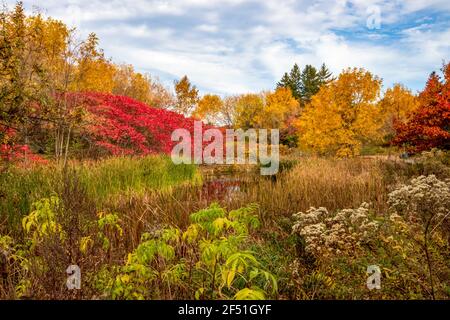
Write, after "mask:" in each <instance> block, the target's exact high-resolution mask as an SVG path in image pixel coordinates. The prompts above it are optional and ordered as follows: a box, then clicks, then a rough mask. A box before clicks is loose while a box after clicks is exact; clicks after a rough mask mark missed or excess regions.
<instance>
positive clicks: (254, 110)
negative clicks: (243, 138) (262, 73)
mask: <svg viewBox="0 0 450 320" xmlns="http://www.w3.org/2000/svg"><path fill="white" fill-rule="evenodd" d="M263 111H264V101H263V98H262V96H261V95H260V94H256V93H247V94H243V95H240V96H239V97H238V98H237V99H236V118H235V122H234V126H235V127H236V128H241V129H248V128H257V127H258V118H259V117H260V115H261V113H262V112H263Z"/></svg>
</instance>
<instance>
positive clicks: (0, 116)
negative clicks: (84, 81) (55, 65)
mask: <svg viewBox="0 0 450 320" xmlns="http://www.w3.org/2000/svg"><path fill="white" fill-rule="evenodd" d="M44 29H45V28H44V21H43V19H42V18H41V16H40V15H37V16H36V17H35V18H33V19H30V18H27V17H26V15H25V12H24V8H23V5H22V3H20V2H19V3H18V4H17V5H16V6H15V8H14V9H13V10H12V11H9V10H8V9H7V7H4V8H3V10H2V12H1V13H0V145H8V148H9V149H11V148H13V146H14V145H15V144H16V143H22V144H28V143H29V141H30V137H31V135H32V132H31V129H32V128H33V126H34V125H35V123H36V122H38V121H40V117H39V115H37V111H38V110H37V104H38V103H40V104H46V103H47V102H48V100H49V97H50V92H49V90H50V84H49V81H48V79H49V78H50V77H49V71H50V70H49V68H48V62H49V60H48V59H47V56H46V49H47V45H48V41H49V40H47V38H46V36H47V34H46V33H45V32H44ZM53 40H56V39H53ZM53 45H54V46H55V47H58V46H59V45H60V43H59V42H58V41H55V43H54V44H53Z"/></svg>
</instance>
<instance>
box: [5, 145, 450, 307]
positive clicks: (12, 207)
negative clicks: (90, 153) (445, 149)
mask: <svg viewBox="0 0 450 320" xmlns="http://www.w3.org/2000/svg"><path fill="white" fill-rule="evenodd" d="M448 161H449V159H448V154H445V153H442V152H435V153H433V154H432V156H430V154H424V155H423V156H420V157H416V158H415V159H414V162H413V163H407V162H405V161H403V160H401V159H399V158H398V157H393V156H392V157H391V158H386V157H375V158H372V157H356V158H348V159H336V158H323V157H313V156H303V157H295V159H293V158H292V157H289V156H285V157H283V158H282V160H281V168H283V169H282V170H281V172H280V173H278V174H277V175H276V178H274V177H273V176H269V177H265V176H260V175H259V174H258V172H259V171H258V168H257V167H256V166H254V167H249V166H246V167H240V166H238V165H235V166H222V167H221V166H216V167H214V166H213V167H211V166H194V165H180V166H175V165H173V164H172V162H171V161H170V158H168V157H165V156H147V157H143V158H138V157H135V158H125V157H119V158H110V159H105V160H100V161H87V162H80V161H74V162H71V163H70V165H69V166H68V168H67V169H66V170H62V169H60V167H58V165H56V164H51V163H50V164H47V165H44V166H36V167H33V168H26V169H25V168H15V169H14V170H12V171H10V172H9V173H8V174H7V175H3V176H2V184H1V186H2V189H1V192H2V204H1V207H0V209H1V211H0V212H1V215H0V216H1V219H2V224H1V229H0V230H2V232H1V234H2V237H1V238H0V248H1V250H2V253H3V254H4V255H5V257H6V253H7V257H8V263H5V262H6V261H2V277H3V278H2V279H3V280H2V285H1V287H0V288H1V291H0V294H1V297H2V298H10V299H11V298H15V299H17V298H19V299H24V298H32V299H74V298H76V299H232V298H235V299H268V298H272V299H429V298H437V299H448V298H449V294H450V292H449V289H450V288H449V277H450V268H449V261H450V260H449V258H450V257H449V252H450V251H449V250H448V249H449V242H448V240H449V233H448V223H447V222H446V221H445V219H442V217H443V216H442V215H441V213H442V212H443V213H445V210H447V209H448V206H447V207H444V208H442V206H443V205H444V206H446V205H448V203H449V202H448V201H449V192H448V190H449V184H448V178H449V177H450V175H449V166H448V165H449V163H448ZM414 179H416V180H417V179H419V181H416V180H414ZM446 181H447V182H446ZM411 186H412V187H411ZM415 188H416V189H417V188H420V190H421V192H422V193H425V196H426V197H432V198H430V199H428V200H429V201H432V202H431V203H427V208H424V207H423V204H421V203H416V202H420V201H423V199H422V198H420V197H419V198H418V197H417V195H416V194H415V193H414V192H415V191H414V190H415ZM408 192H409V193H408ZM427 192H428V193H430V194H431V193H432V194H433V196H430V195H429V194H427ZM405 197H407V198H405ZM422 197H423V195H422ZM405 199H408V201H409V202H408V205H411V206H410V207H408V208H404V207H402V206H401V205H400V206H399V205H398V203H403V204H405ZM421 199H422V200H421ZM428 200H427V201H428ZM415 201H416V202H415ZM414 204H416V206H413V205H414ZM402 210H406V211H407V212H408V214H410V215H411V213H412V212H413V211H414V212H415V216H414V217H411V216H408V215H406V214H403V213H402V212H403V211H402ZM442 210H444V211H442ZM447 214H448V213H447ZM427 217H428V218H427ZM430 217H431V218H430ZM427 219H429V220H427ZM427 223H428V224H430V225H431V226H432V230H433V232H432V233H429V230H428V231H427V230H425V229H428V228H425V224H427ZM72 261H76V262H77V265H78V266H79V267H80V269H81V270H82V278H81V281H82V283H81V289H80V290H74V291H70V290H67V288H66V285H65V281H66V278H67V274H66V272H65V271H66V268H67V267H68V266H69V265H70V264H71V263H72ZM369 265H378V266H379V267H380V270H381V274H382V277H381V279H382V288H381V289H380V290H369V289H368V288H367V287H366V279H367V277H368V273H367V270H366V269H367V267H368V266H369Z"/></svg>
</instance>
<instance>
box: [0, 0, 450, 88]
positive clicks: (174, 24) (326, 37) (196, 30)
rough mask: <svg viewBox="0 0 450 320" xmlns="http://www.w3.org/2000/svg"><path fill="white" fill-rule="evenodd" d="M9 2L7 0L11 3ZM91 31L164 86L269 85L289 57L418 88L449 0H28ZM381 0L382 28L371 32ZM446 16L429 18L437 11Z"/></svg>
mask: <svg viewBox="0 0 450 320" xmlns="http://www.w3.org/2000/svg"><path fill="white" fill-rule="evenodd" d="M8 3H9V4H13V1H12V0H11V1H8ZM25 5H26V7H27V8H31V6H32V5H36V6H39V7H41V8H42V9H44V12H46V13H47V14H48V15H50V16H52V17H56V18H60V19H63V20H64V21H66V22H68V23H70V24H74V25H77V26H79V27H80V31H81V33H82V34H85V35H86V34H87V33H88V32H91V31H94V32H96V33H97V34H98V35H99V37H100V40H101V46H102V47H103V48H104V49H105V53H106V54H107V55H108V56H111V57H112V58H113V59H114V60H115V61H118V62H126V63H132V64H134V65H135V66H136V68H137V69H140V70H150V71H151V72H152V73H153V74H154V75H156V76H161V78H162V79H165V80H166V82H167V84H168V85H171V84H172V81H173V79H175V78H177V77H180V76H182V75H184V74H187V75H188V76H189V77H190V78H191V80H192V81H193V82H194V83H195V84H197V85H198V86H199V87H200V88H201V89H202V91H203V92H206V91H211V92H216V93H238V92H248V91H259V90H261V89H270V88H272V87H273V86H274V85H275V83H276V81H278V80H279V78H280V77H281V75H282V74H283V72H285V71H288V70H289V69H290V67H291V66H292V65H293V64H294V62H297V63H299V65H304V64H313V65H317V66H318V65H320V64H321V63H322V62H325V63H326V64H327V65H328V66H329V67H330V69H331V70H332V71H333V72H335V73H338V72H340V71H341V70H342V69H343V68H346V67H353V66H357V67H365V68H367V69H369V70H370V71H372V72H373V73H375V74H377V75H379V76H380V77H382V78H383V79H384V81H385V84H386V85H390V84H391V83H393V82H403V83H405V84H406V85H410V86H412V87H413V88H414V89H419V87H420V86H421V85H423V83H424V82H425V80H426V77H427V75H428V73H429V72H431V71H432V70H433V69H437V68H439V66H440V64H441V61H442V59H448V57H449V56H450V45H449V43H450V41H449V40H450V22H449V21H448V19H445V17H447V18H448V16H449V15H450V1H448V0H410V1H401V0H352V1H349V0H338V1H332V0H316V1H313V0H298V1H295V0H265V1H258V0H215V1H212V0H136V1H133V2H128V1H122V0H112V1H100V0H70V1H59V0H46V1H36V0H26V1H25ZM370 6H379V8H380V13H381V29H380V30H368V29H367V28H366V20H367V18H368V16H367V15H368V13H367V8H368V7H370ZM438 14H439V15H441V17H444V18H443V19H440V22H439V23H437V22H436V19H434V18H436V17H437V15H438Z"/></svg>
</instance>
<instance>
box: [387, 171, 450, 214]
mask: <svg viewBox="0 0 450 320" xmlns="http://www.w3.org/2000/svg"><path fill="white" fill-rule="evenodd" d="M388 204H389V206H390V209H391V211H393V212H395V213H398V214H400V215H403V216H404V217H405V218H414V217H419V218H422V219H429V218H431V217H436V218H440V217H445V216H446V215H448V214H449V213H450V180H447V181H441V180H439V179H437V178H436V177H435V176H434V175H429V176H420V177H418V178H415V179H412V180H411V183H410V184H409V185H402V186H401V187H400V188H398V189H396V190H394V191H393V192H391V193H390V194H389V199H388Z"/></svg>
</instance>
